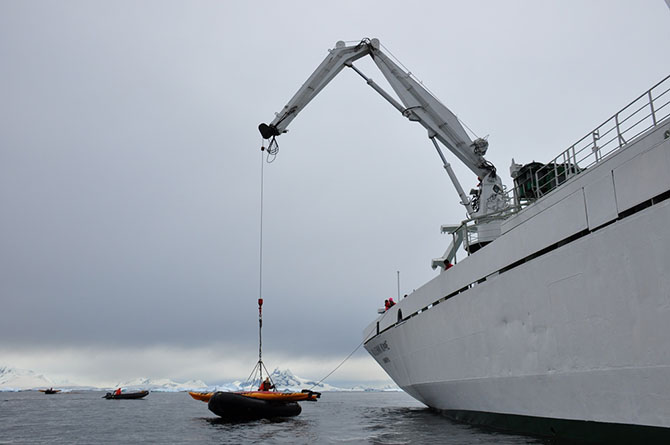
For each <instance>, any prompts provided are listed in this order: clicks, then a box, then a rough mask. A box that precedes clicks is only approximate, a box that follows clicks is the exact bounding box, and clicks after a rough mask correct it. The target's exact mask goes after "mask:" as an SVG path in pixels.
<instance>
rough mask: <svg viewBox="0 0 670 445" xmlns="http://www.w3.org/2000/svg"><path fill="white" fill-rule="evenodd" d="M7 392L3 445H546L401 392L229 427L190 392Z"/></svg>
mask: <svg viewBox="0 0 670 445" xmlns="http://www.w3.org/2000/svg"><path fill="white" fill-rule="evenodd" d="M102 395H103V393H98V392H80V393H74V392H73V393H65V394H56V395H44V394H42V393H39V392H33V391H28V392H19V393H0V444H17V443H21V444H42V443H49V444H52V443H65V444H93V443H114V444H117V443H119V444H131V443H156V444H171V443H205V442H207V443H261V444H265V443H269V444H272V443H279V444H286V443H298V444H302V443H305V444H306V443H316V444H358V443H362V444H529V443H533V444H540V443H543V442H541V441H539V440H536V439H533V438H529V437H524V436H514V435H508V434H500V433H495V432H490V431H486V430H483V429H479V428H475V427H469V426H466V425H461V424H457V423H453V422H451V421H449V420H448V419H445V418H444V417H442V416H441V415H439V414H436V413H434V412H432V411H430V410H428V409H426V408H424V407H423V405H421V404H420V403H418V402H417V401H415V400H414V399H412V398H411V397H409V396H408V395H407V394H405V393H401V392H383V393H377V392H373V393H358V392H356V393H324V394H323V395H322V396H321V399H320V400H319V401H318V402H316V403H310V402H303V403H301V405H302V408H303V411H302V414H300V415H299V416H298V417H293V418H289V419H286V420H281V421H268V420H260V421H253V422H246V423H226V422H222V421H221V420H220V419H219V418H218V417H217V416H215V415H214V414H213V413H211V412H210V411H209V410H208V409H207V404H206V403H203V402H199V401H197V400H193V399H192V398H191V397H190V396H189V395H188V393H151V394H149V396H147V397H146V399H144V400H105V399H102V398H101V397H102Z"/></svg>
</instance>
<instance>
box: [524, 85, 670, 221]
mask: <svg viewBox="0 0 670 445" xmlns="http://www.w3.org/2000/svg"><path fill="white" fill-rule="evenodd" d="M668 116H670V76H667V77H666V78H664V79H663V80H661V81H660V82H659V83H657V84H656V85H654V86H653V87H651V88H650V89H649V90H647V91H646V92H645V93H643V94H641V95H640V96H639V97H638V98H637V99H635V100H634V101H632V102H631V103H630V104H628V105H627V106H625V107H624V108H622V109H621V110H620V111H619V112H618V113H616V114H615V115H614V116H612V117H610V118H609V119H607V120H606V121H605V122H603V123H602V124H601V125H599V126H598V127H596V128H595V129H594V130H593V131H591V132H589V133H588V134H587V135H585V136H584V137H583V138H581V139H580V140H578V141H577V142H575V143H574V144H572V145H571V146H570V147H569V148H568V149H567V150H565V151H563V152H562V153H561V154H559V155H558V156H556V157H555V158H554V159H552V160H551V161H549V162H548V163H546V164H545V165H544V166H542V167H540V168H538V169H537V170H535V172H534V174H533V177H532V179H531V190H530V192H529V190H524V191H523V193H520V190H518V187H514V188H513V190H512V192H513V196H511V198H512V201H511V202H513V203H514V204H515V207H518V208H521V207H523V206H525V205H527V204H529V203H530V202H532V201H533V200H534V199H537V198H540V197H542V196H544V195H546V194H547V193H550V192H551V191H553V190H555V189H556V188H557V187H558V186H559V185H561V184H563V183H564V182H566V181H567V180H568V179H570V178H572V177H574V176H577V175H579V174H580V173H581V172H583V171H585V170H586V169H588V168H589V167H592V166H593V165H595V164H597V163H599V162H601V161H602V160H603V159H605V158H607V157H608V156H609V155H611V154H612V153H614V152H616V151H617V150H620V149H621V148H623V147H624V146H625V145H626V144H628V143H629V142H630V141H631V140H633V139H635V138H636V137H637V136H639V135H641V134H642V133H644V132H645V131H647V130H649V129H650V128H653V127H655V126H657V125H658V124H659V123H660V122H662V121H663V120H665V119H666V118H668ZM529 196H530V197H531V198H530V199H524V197H526V198H528V197H529Z"/></svg>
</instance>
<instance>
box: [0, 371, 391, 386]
mask: <svg viewBox="0 0 670 445" xmlns="http://www.w3.org/2000/svg"><path fill="white" fill-rule="evenodd" d="M270 378H271V379H272V381H273V382H274V384H275V386H276V387H277V390H279V391H290V392H293V391H301V390H303V389H312V390H314V391H319V392H323V391H399V390H400V389H399V388H398V387H397V386H395V385H394V384H387V385H383V386H375V387H371V386H366V385H355V386H351V387H337V386H333V385H330V384H328V383H319V384H316V383H317V382H316V381H314V380H310V379H304V378H302V377H298V376H296V375H295V374H293V373H292V372H291V371H290V370H289V369H284V370H280V369H279V368H276V369H275V370H274V371H272V373H271V374H270ZM259 385H260V381H259V380H258V379H255V380H253V381H252V382H244V381H240V380H236V381H234V382H226V383H222V384H218V385H207V384H206V383H205V382H203V381H202V380H189V381H187V382H183V383H179V382H175V381H173V380H170V379H151V378H137V379H133V380H129V381H125V382H120V383H118V384H117V385H115V386H114V388H124V389H131V390H132V389H148V390H150V391H157V392H179V391H200V392H204V391H240V390H249V389H257V388H258V387H259ZM49 387H58V388H59V389H68V388H70V389H77V390H106V391H108V390H110V389H111V388H110V387H97V388H96V387H90V386H88V387H82V386H79V385H76V384H71V383H70V382H65V381H54V380H52V379H50V378H48V377H46V376H44V375H42V374H38V373H36V372H34V371H30V370H26V369H16V368H11V367H8V366H4V367H3V366H0V391H19V390H27V389H44V388H49Z"/></svg>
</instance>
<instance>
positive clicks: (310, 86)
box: [258, 42, 370, 139]
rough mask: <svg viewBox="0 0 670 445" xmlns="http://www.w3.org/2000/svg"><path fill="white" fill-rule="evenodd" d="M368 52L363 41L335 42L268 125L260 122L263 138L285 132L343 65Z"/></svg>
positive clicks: (367, 46) (259, 127)
mask: <svg viewBox="0 0 670 445" xmlns="http://www.w3.org/2000/svg"><path fill="white" fill-rule="evenodd" d="M369 53H370V48H369V45H367V44H365V43H364V42H361V43H359V44H358V45H355V46H345V44H344V42H337V44H336V47H335V49H332V50H330V53H329V54H328V56H327V57H326V58H325V59H324V61H323V62H321V64H320V65H319V66H318V68H317V69H316V70H315V71H314V72H313V73H312V75H311V76H309V79H307V81H306V82H305V83H304V84H303V85H302V86H301V87H300V89H299V90H298V91H297V92H296V93H295V95H294V96H293V97H292V98H291V100H290V101H289V102H288V104H286V106H284V108H283V109H282V111H281V112H279V113H277V116H276V117H275V118H274V120H273V121H272V122H270V124H269V125H267V124H260V125H259V126H258V129H259V130H260V132H261V134H262V135H263V137H264V138H265V139H269V138H271V137H272V136H279V135H280V134H282V133H286V131H287V129H286V127H288V125H289V124H290V123H291V121H292V120H293V119H295V117H296V116H297V115H298V113H300V112H301V111H302V110H303V108H305V107H306V106H307V104H308V103H309V102H310V101H311V100H312V99H314V97H316V95H317V94H319V93H320V92H321V90H322V89H323V88H324V87H325V86H326V85H328V83H329V82H330V81H331V80H333V78H335V76H337V75H338V74H339V73H340V71H342V69H343V68H344V67H345V66H350V65H351V64H352V62H354V61H356V60H358V59H360V58H361V57H363V56H365V55H367V54H369Z"/></svg>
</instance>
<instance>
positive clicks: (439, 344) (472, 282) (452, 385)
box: [365, 123, 670, 441]
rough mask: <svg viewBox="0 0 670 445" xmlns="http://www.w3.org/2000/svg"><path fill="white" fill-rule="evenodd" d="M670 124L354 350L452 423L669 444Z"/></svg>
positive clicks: (396, 312)
mask: <svg viewBox="0 0 670 445" xmlns="http://www.w3.org/2000/svg"><path fill="white" fill-rule="evenodd" d="M669 128H670V125H668V124H667V123H666V125H664V126H662V128H660V129H657V130H656V131H652V132H650V133H649V134H648V135H646V136H644V137H642V138H640V140H639V141H637V143H635V144H631V146H630V147H628V148H626V150H624V151H623V152H622V153H620V154H618V155H617V156H614V157H612V159H610V160H609V161H607V162H603V163H602V165H599V166H597V167H595V168H593V169H592V171H590V172H588V173H586V174H583V175H581V177H580V178H579V180H577V181H573V183H572V184H571V185H566V186H563V187H564V188H563V189H559V190H557V191H555V192H553V194H552V195H549V196H550V197H551V198H550V199H549V197H547V198H548V199H546V200H545V201H544V202H543V203H542V202H538V203H537V204H540V205H539V206H537V204H535V205H536V206H537V208H536V209H532V210H530V211H529V212H526V213H528V214H526V215H524V214H523V212H522V214H519V215H518V216H517V221H514V222H511V223H510V224H509V226H508V227H507V230H506V233H503V235H502V236H501V237H500V238H499V239H497V240H496V241H494V242H493V243H491V244H490V245H489V246H486V247H485V248H483V249H482V250H481V251H479V252H477V253H476V254H474V255H473V256H471V257H469V258H467V260H465V261H463V262H461V263H459V264H457V265H456V266H454V267H453V268H451V269H449V270H447V271H445V272H443V273H441V274H440V275H439V276H438V277H437V278H436V279H434V280H433V281H431V282H429V283H427V284H426V285H425V286H423V287H422V288H420V289H418V290H417V291H415V292H414V294H412V295H410V296H409V297H407V298H405V299H403V300H402V301H401V302H400V304H398V305H396V306H395V307H393V308H392V309H391V310H389V311H388V312H387V313H386V314H384V315H383V316H382V317H380V318H379V319H378V320H377V321H376V323H373V324H372V325H371V326H370V327H368V329H367V330H366V332H365V335H366V337H367V338H369V339H368V340H367V341H366V343H365V348H366V349H367V350H368V352H369V353H370V354H371V355H372V356H373V357H374V358H375V360H376V361H377V362H378V363H379V364H380V365H381V366H382V367H383V368H384V370H385V371H386V372H387V373H388V374H389V376H390V377H391V378H392V379H393V380H394V381H395V382H396V383H397V384H398V385H399V386H400V387H401V388H402V389H403V390H405V391H406V392H407V393H408V394H410V395H411V396H413V397H414V398H416V399H417V400H419V401H421V402H423V403H424V404H426V405H427V406H429V407H431V408H434V409H436V410H440V411H442V412H444V413H445V414H446V415H448V416H449V417H452V418H454V419H456V420H460V421H465V422H468V423H477V424H483V425H490V426H494V427H497V428H501V429H509V430H514V431H526V432H530V433H536V434H541V435H546V436H552V435H558V436H562V437H572V438H578V439H580V440H586V441H590V440H593V441H601V440H602V439H603V438H604V437H607V436H608V435H613V437H614V438H622V440H623V441H625V437H626V436H625V435H624V433H626V432H627V434H633V437H637V436H640V435H642V436H644V437H655V438H658V437H665V438H668V437H669V436H670V341H668V340H669V339H670V278H669V277H670V273H668V271H669V270H670V199H668V197H669V194H670V192H669V190H670V180H668V179H666V178H659V177H656V176H653V175H654V172H655V171H659V172H660V171H661V170H664V169H668V170H664V171H665V172H666V176H667V171H670V139H668V138H667V134H668V133H667V130H668V129H669ZM664 132H665V133H664ZM647 173H648V174H649V175H650V176H652V180H650V178H648V177H645V174H647ZM636 174H637V175H638V178H635V175H636ZM625 184H635V187H636V189H635V190H632V191H631V190H630V189H626V190H624V187H623V185H625ZM538 233H543V235H540V236H535V235H534V234H538ZM553 235H555V239H552V238H551V236H553ZM543 236H544V238H545V239H547V240H548V241H547V242H544V241H542V237H543ZM543 242H544V244H543ZM524 249H526V250H524ZM514 255H516V256H514ZM506 257H507V258H506ZM478 271H479V272H481V271H484V273H481V274H480V275H477V273H479V272H478ZM413 299H414V300H415V301H412V300H413ZM587 431H591V432H587ZM605 432H609V433H607V434H605ZM645 435H648V436H645Z"/></svg>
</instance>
